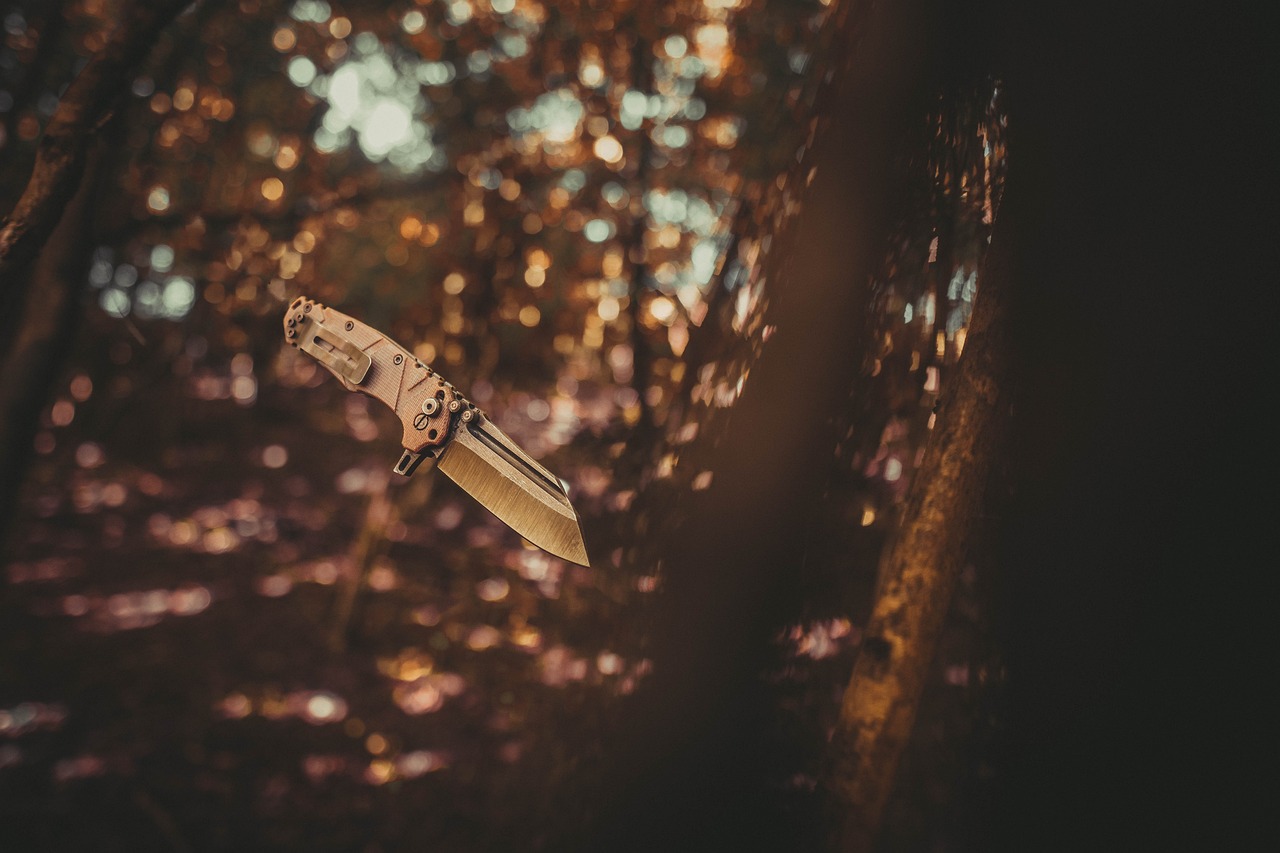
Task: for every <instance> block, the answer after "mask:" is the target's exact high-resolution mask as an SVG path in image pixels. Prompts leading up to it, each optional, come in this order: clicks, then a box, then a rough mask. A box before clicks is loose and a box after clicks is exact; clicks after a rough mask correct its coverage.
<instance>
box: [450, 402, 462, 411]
mask: <svg viewBox="0 0 1280 853" xmlns="http://www.w3.org/2000/svg"><path fill="white" fill-rule="evenodd" d="M461 408H462V405H461V404H460V403H458V401H457V400H450V401H449V411H451V412H456V411H458V409H461Z"/></svg>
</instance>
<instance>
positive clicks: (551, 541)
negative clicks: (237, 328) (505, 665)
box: [284, 297, 588, 566]
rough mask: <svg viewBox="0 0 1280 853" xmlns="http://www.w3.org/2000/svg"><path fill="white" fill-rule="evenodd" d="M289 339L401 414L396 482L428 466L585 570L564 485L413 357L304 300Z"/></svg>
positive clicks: (296, 306) (288, 322) (292, 310)
mask: <svg viewBox="0 0 1280 853" xmlns="http://www.w3.org/2000/svg"><path fill="white" fill-rule="evenodd" d="M284 337H285V340H286V341H287V342H288V343H289V344H290V345H291V346H294V347H297V348H298V349H300V350H302V351H303V352H304V353H306V354H307V355H309V356H311V357H312V358H314V359H315V360H316V361H318V362H320V364H321V365H323V366H324V367H325V368H326V369H328V371H329V372H330V373H332V374H333V375H334V376H336V377H338V381H340V382H341V383H342V384H343V385H344V386H345V387H346V389H347V390H348V391H359V392H360V393H362V394H367V395H369V396H370V397H373V398H374V399H376V400H381V401H382V402H383V403H386V404H387V405H388V406H390V407H391V410H392V411H393V412H395V413H396V416H397V417H398V418H400V423H401V425H402V426H403V427H404V434H403V435H402V436H401V444H403V445H404V453H403V454H402V455H401V456H400V461H399V462H397V463H396V464H395V467H394V468H393V469H392V470H393V471H395V473H397V474H402V475H404V476H406V477H407V476H409V475H410V474H412V473H413V472H414V471H415V470H416V469H417V468H419V467H421V466H422V465H424V464H426V465H429V466H435V467H437V468H439V469H440V470H441V471H443V472H444V474H445V475H446V476H448V477H449V479H451V480H453V481H454V482H455V483H457V484H458V485H459V486H461V487H462V488H463V489H464V490H465V491H466V492H467V493H468V494H470V495H471V496H472V497H473V498H475V499H476V500H478V501H479V502H480V503H481V504H483V505H484V507H485V508H486V509H488V510H489V511H490V512H492V513H493V514H494V515H496V516H497V517H498V518H500V519H501V520H502V521H503V522H505V523H506V524H507V525H508V526H509V527H511V528H512V529H513V530H515V531H516V532H517V533H519V534H520V535H521V536H523V537H524V538H525V539H528V540H529V541H530V542H532V543H533V544H534V545H537V546H538V547H539V548H542V549H543V550H545V551H549V552H551V553H552V554H555V555H556V556H557V557H563V558H564V559H566V560H568V561H569V562H571V563H577V564H578V565H581V566H586V565H588V562H587V550H586V546H585V545H584V544H583V541H582V529H581V527H580V525H579V523H578V515H577V513H576V512H574V510H573V505H572V504H570V503H569V498H568V495H567V494H566V493H565V489H564V486H562V485H561V483H560V479H559V478H558V477H556V476H555V475H554V474H552V473H551V472H550V471H548V470H547V469H546V468H543V467H542V466H541V465H539V464H538V463H537V462H535V461H534V460H533V459H531V458H529V456H528V454H526V453H525V452H524V451H523V450H521V449H520V448H519V446H517V445H516V443H515V442H514V441H512V440H511V438H510V437H509V436H507V434H506V433H504V432H503V431H502V430H500V429H498V428H497V427H496V426H494V425H493V423H492V422H490V421H489V419H488V418H486V417H485V415H484V413H483V412H482V411H480V410H479V409H477V408H476V407H475V406H474V405H472V404H471V403H470V402H469V401H468V400H467V399H466V398H465V397H463V396H462V395H461V394H460V393H458V390H457V389H456V388H454V387H453V386H452V385H451V384H449V383H448V382H446V381H445V380H444V378H443V377H441V376H440V374H438V373H436V372H435V371H434V370H432V369H431V368H430V367H428V366H427V365H425V364H423V363H422V362H421V361H420V360H418V359H417V358H415V357H414V355H413V353H411V352H409V351H408V350H407V349H405V348H404V347H402V346H400V345H399V344H398V343H396V342H395V341H393V340H392V339H391V338H389V337H387V336H386V335H384V334H382V333H381V332H379V331H378V330H377V329H373V328H371V327H369V326H367V325H365V324H364V323H361V322H360V321H359V320H356V319H355V318H353V317H348V316H347V315H346V314H343V313H342V312H341V311H337V310H334V309H333V308H329V307H326V306H324V305H321V304H320V303H319V302H316V301H314V300H311V299H307V298H305V297H298V298H297V299H295V300H294V301H293V302H292V303H291V304H290V305H289V309H288V311H286V312H285V316H284Z"/></svg>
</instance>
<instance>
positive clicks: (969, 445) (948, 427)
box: [827, 226, 1012, 851]
mask: <svg viewBox="0 0 1280 853" xmlns="http://www.w3.org/2000/svg"><path fill="white" fill-rule="evenodd" d="M996 234H997V236H996V239H994V240H993V241H992V248H991V250H990V252H989V254H988V256H987V260H986V264H985V267H984V270H983V275H982V277H981V279H980V290H979V293H978V297H977V301H976V303H975V306H974V313H973V316H972V319H971V321H970V326H969V331H968V337H967V339H966V343H965V346H964V350H963V353H962V354H961V357H960V361H959V364H958V365H957V367H956V369H955V372H954V377H953V378H952V379H951V380H950V383H949V385H948V387H947V388H946V389H945V390H944V393H943V398H942V400H941V402H940V403H939V406H938V411H937V422H936V424H935V426H934V429H933V430H932V432H931V433H930V436H929V439H928V442H927V444H926V449H925V456H924V461H923V463H922V464H921V466H920V468H919V469H918V470H917V471H916V474H915V478H914V480H913V481H912V484H911V489H910V491H909V492H908V494H907V498H906V503H905V506H904V508H903V511H902V516H901V519H900V521H899V526H898V531H897V533H896V534H895V536H894V538H893V540H892V541H891V542H890V543H889V545H888V546H887V547H886V549H885V551H884V553H883V555H882V556H881V560H880V576H879V580H878V588H877V591H876V597H875V603H874V605H873V609H872V615H871V620H870V622H869V623H868V625H867V627H866V630H865V633H864V639H863V642H862V648H861V650H860V653H859V655H858V660H857V663H856V665H855V666H854V671H853V675H852V676H851V678H850V681H849V686H848V689H847V690H846V691H845V695H844V701H843V703H842V706H841V709H840V717H839V721H838V723H837V726H836V730H835V733H834V735H833V736H832V740H831V768H830V770H829V773H828V779H827V782H828V785H829V786H830V788H831V792H832V794H833V795H834V797H835V799H836V803H837V806H838V809H839V811H840V812H841V823H842V827H841V829H840V833H841V836H840V841H839V845H838V848H839V849H841V850H846V851H865V850H870V849H872V845H873V844H874V841H875V837H876V832H877V830H878V828H879V826H880V822H881V817H882V815H883V812H884V806H885V803H886V801H887V800H888V797H889V793H890V790H891V788H892V786H893V779H894V774H895V771H896V770H897V767H898V761H899V758H900V757H901V755H902V752H903V749H904V748H905V746H906V744H907V740H908V739H909V738H910V736H911V730H912V724H913V722H914V721H915V716H916V709H917V707H918V705H919V702H920V696H921V694H922V692H923V690H924V683H925V677H926V676H927V675H928V673H929V668H930V665H931V663H932V661H933V658H934V652H935V650H936V648H937V645H938V639H939V636H940V635H941V632H942V626H943V620H944V617H945V616H946V613H947V608H948V606H949V605H950V602H951V597H952V593H953V591H954V589H955V586H956V582H957V579H958V578H959V574H960V569H961V568H962V567H963V565H964V560H965V555H966V547H967V545H968V543H969V541H970V536H971V532H972V529H973V526H974V520H975V518H976V517H977V515H978V513H979V509H980V507H981V505H982V498H983V495H982V493H983V487H984V486H985V484H986V481H987V478H988V474H989V471H990V469H991V464H992V460H993V457H994V455H995V452H996V449H997V447H998V446H999V439H1000V435H1001V431H1002V427H1003V425H1004V423H1005V422H1006V421H1007V401H1004V400H1003V399H1002V398H1003V395H1004V393H1005V391H1006V386H1007V384H1008V382H1007V378H1008V373H1009V358H1008V352H1007V350H1008V341H1007V339H1008V329H1007V323H1006V321H1005V316H1006V313H1007V312H1006V305H1005V303H1006V301H1007V298H1008V297H1007V294H1008V288H1009V279H1010V277H1011V274H1012V273H1011V261H1010V255H1009V252H1008V248H1007V246H1006V241H1005V240H1004V239H1002V237H1003V235H1002V234H1001V233H1000V229H999V227H998V226H997V232H996Z"/></svg>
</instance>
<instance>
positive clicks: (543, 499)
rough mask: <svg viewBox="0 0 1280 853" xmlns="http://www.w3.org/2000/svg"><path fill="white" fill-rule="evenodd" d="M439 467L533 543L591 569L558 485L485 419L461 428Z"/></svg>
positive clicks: (572, 514) (574, 518)
mask: <svg viewBox="0 0 1280 853" xmlns="http://www.w3.org/2000/svg"><path fill="white" fill-rule="evenodd" d="M437 467H438V468H439V470H440V471H443V472H444V473H445V475H447V476H448V477H449V479H450V480H453V481H454V482H455V483H457V484H458V485H459V486H461V487H462V488H463V490H464V491H466V492H467V494H469V495H471V497H473V498H475V499H476V500H478V501H480V503H482V504H484V507H485V509H487V510H489V512H491V513H493V514H494V515H496V516H497V517H498V518H500V519H502V521H503V522H505V523H506V524H507V526H509V527H510V528H511V529H512V530H514V531H515V532H517V533H519V534H520V535H521V536H523V537H524V538H525V539H528V540H529V541H530V542H532V543H533V544H534V545H537V546H538V547H539V548H541V549H543V550H544V551H549V552H551V553H552V554H555V555H556V556H557V557H562V558H564V559H566V560H568V561H569V562H571V563H577V564H578V565H580V566H588V565H590V564H589V563H588V562H587V549H586V545H585V544H584V543H583V541H582V529H581V527H580V526H579V525H578V514H577V513H576V512H574V511H573V505H572V504H570V503H569V498H568V496H567V495H566V494H565V492H564V488H563V486H561V485H560V481H559V480H558V479H556V477H555V475H554V474H552V473H551V472H550V471H548V470H547V469H546V468H543V467H542V466H541V465H539V464H538V463H537V462H535V461H534V460H533V459H531V458H530V457H529V456H527V455H526V454H525V453H524V451H522V450H521V449H520V448H519V447H518V446H517V445H516V443H515V442H514V441H512V440H511V439H510V438H509V437H508V436H507V434H506V433H504V432H503V431H502V430H500V429H498V428H497V427H496V426H494V425H493V424H492V423H490V422H489V420H488V419H487V418H484V417H477V418H475V420H473V421H472V422H471V423H463V424H459V425H458V431H457V433H456V434H455V435H454V437H453V439H452V440H451V441H450V442H449V444H448V445H447V446H446V448H445V451H444V453H443V454H441V456H440V462H439V464H438V466H437Z"/></svg>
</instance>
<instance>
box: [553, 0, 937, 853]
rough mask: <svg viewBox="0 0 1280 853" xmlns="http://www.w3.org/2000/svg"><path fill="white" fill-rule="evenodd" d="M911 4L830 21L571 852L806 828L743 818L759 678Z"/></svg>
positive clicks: (908, 55)
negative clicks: (802, 137) (826, 55)
mask: <svg viewBox="0 0 1280 853" xmlns="http://www.w3.org/2000/svg"><path fill="white" fill-rule="evenodd" d="M927 6H928V4H926V3H924V2H914V3H893V4H871V3H850V4H847V5H845V6H842V7H841V8H840V9H838V10H836V11H835V12H834V13H833V14H834V15H835V16H836V18H835V19H834V20H833V21H832V22H831V23H832V25H833V26H835V27H837V33H838V35H837V37H836V43H837V44H838V45H840V48H839V49H836V50H833V52H832V55H833V57H835V58H836V59H837V60H838V61H839V65H837V66H836V67H833V68H832V69H831V70H830V79H831V85H830V86H828V87H827V88H826V89H825V90H824V91H823V92H822V93H820V95H819V101H818V103H817V105H816V106H815V110H816V112H817V114H818V116H819V117H820V124H819V127H818V129H817V131H816V135H815V141H814V144H813V145H812V146H810V147H809V148H807V149H806V150H805V153H804V156H803V159H802V162H800V163H799V164H798V165H797V167H796V168H795V170H794V171H793V173H792V174H791V175H790V177H789V180H788V191H789V194H791V195H792V199H791V200H794V201H798V202H799V204H798V205H797V206H796V209H797V210H798V213H797V214H796V215H795V216H794V217H793V218H792V219H791V220H790V221H789V222H787V223H786V224H785V225H784V226H783V228H782V229H781V230H780V232H779V233H777V234H775V235H773V236H774V248H773V250H772V252H771V253H770V255H769V257H768V259H767V260H766V274H767V280H768V282H769V290H768V296H769V302H768V307H767V309H766V315H765V318H764V320H765V322H766V323H768V324H770V325H773V326H775V327H776V331H775V332H774V333H773V334H772V336H771V337H770V339H769V342H768V345H767V346H765V347H764V348H763V351H762V353H761V355H760V357H759V359H758V361H757V362H756V363H755V365H754V366H753V368H752V369H751V374H750V379H749V381H748V382H747V383H746V386H745V390H744V392H743V394H742V396H741V398H740V399H739V400H738V401H737V402H736V404H735V405H734V411H733V416H732V417H731V418H730V419H729V422H728V425H727V427H726V428H725V432H724V434H723V436H722V438H721V440H720V442H719V444H718V446H717V447H716V448H715V450H714V451H713V457H712V470H713V472H714V476H713V479H712V482H711V486H710V488H708V489H706V490H705V491H699V492H696V493H693V494H691V495H689V496H688V498H687V500H688V512H687V515H686V517H685V519H684V521H683V523H682V525H681V527H680V528H679V529H678V530H677V531H675V533H674V534H673V535H672V540H671V542H670V543H669V546H668V548H667V557H666V558H665V559H664V562H663V570H662V571H663V585H664V594H663V607H664V610H665V612H663V613H661V614H660V616H659V623H658V624H657V625H656V626H655V630H654V648H653V653H652V658H653V661H654V670H653V675H652V676H651V677H650V678H649V679H647V680H646V681H645V682H644V684H643V686H642V688H641V690H640V691H639V692H638V693H637V695H636V696H635V697H634V698H633V700H632V701H631V702H630V703H629V705H628V707H627V708H626V709H625V710H624V712H623V713H622V715H621V719H620V720H619V722H618V724H617V725H618V731H617V737H616V739H615V740H613V741H612V742H611V743H610V747H609V749H608V753H607V754H606V755H605V756H604V757H603V765H604V766H603V773H604V777H605V778H604V781H603V783H602V784H600V785H599V786H597V787H598V790H599V792H600V793H597V792H591V795H592V796H593V798H598V802H597V805H598V807H599V809H600V811H599V812H598V813H597V814H596V815H594V818H595V825H594V826H593V827H592V828H591V829H589V830H588V837H587V838H585V839H578V843H579V848H580V849H584V850H586V849H593V850H600V849H610V850H633V849H668V848H673V847H674V848H676V849H729V848H731V847H735V846H736V847H744V848H750V849H794V848H795V846H796V845H797V843H798V842H797V839H796V838H795V837H794V833H795V832H796V831H804V832H809V833H813V832H816V831H817V829H816V827H814V826H812V825H810V826H807V827H804V828H803V829H800V828H798V827H795V826H791V827H788V826H787V825H786V824H787V821H786V820H784V819H783V816H782V815H779V814H778V813H774V812H770V811H769V810H768V809H765V808H757V807H756V806H757V804H763V793H762V791H763V790H764V789H765V788H766V787H767V785H768V784H769V783H767V782H766V781H764V777H765V776H767V774H768V770H767V769H766V766H767V763H768V762H767V756H768V755H769V753H770V750H771V748H772V747H774V746H776V743H777V739H778V738H779V737H781V735H780V734H779V733H778V731H777V727H776V725H775V721H773V720H771V719H770V714H771V712H770V710H769V708H768V703H769V701H770V700H769V697H768V695H767V694H768V690H767V688H766V687H765V686H764V685H762V684H761V681H760V678H759V675H760V672H759V670H760V667H761V665H762V663H761V662H762V661H767V660H770V659H771V657H772V651H771V649H772V648H773V644H774V641H775V638H776V635H777V632H778V631H779V630H780V629H781V627H782V626H781V625H780V624H779V621H778V620H779V619H780V618H785V617H783V616H781V615H780V613H779V607H780V601H781V595H780V593H781V591H783V590H785V589H786V587H787V584H788V583H789V582H790V580H791V578H792V577H793V575H794V572H795V571H796V567H797V566H798V565H799V564H800V563H801V562H802V560H803V558H804V552H805V548H806V542H805V540H806V536H807V531H808V530H809V528H810V526H811V522H812V519H813V517H814V514H815V512H816V509H817V507H818V506H819V505H820V502H821V501H822V500H823V489H824V484H825V483H826V481H827V479H828V474H829V471H830V466H831V459H832V454H833V450H834V448H835V447H836V444H837V441H838V439H839V436H838V434H837V432H838V429H837V426H836V424H837V423H838V417H837V414H838V412H839V411H840V410H841V409H842V407H843V406H844V404H845V401H846V400H847V397H848V394H849V388H850V387H851V384H852V382H853V379H854V376H855V375H856V373H857V369H858V365H859V364H860V363H861V360H862V355H863V349H864V347H865V345H866V341H865V340H863V339H862V336H860V335H857V334H851V333H850V329H851V328H853V329H857V328H860V327H861V322H860V318H861V317H862V315H863V313H864V312H865V311H866V307H867V305H868V304H869V281H870V278H871V276H872V274H873V272H874V270H875V269H876V268H877V266H878V265H879V264H880V262H881V259H882V253H883V247H884V245H885V234H886V232H887V229H888V226H889V222H890V219H891V217H890V215H889V211H890V210H891V209H892V207H893V204H894V200H895V199H898V198H901V197H902V195H903V192H904V186H903V185H904V181H903V176H902V174H901V171H902V170H900V169H897V168H894V167H893V166H892V164H893V163H894V161H895V155H896V153H897V152H899V151H900V150H901V147H902V146H903V144H904V143H905V141H906V140H907V139H908V138H910V135H911V132H912V131H911V128H913V127H918V125H919V118H920V116H921V115H922V114H923V112H924V110H925V109H926V104H927V99H926V94H925V93H926V83H925V74H924V71H925V65H926V58H927V56H928V51H929V44H930V41H931V37H932V35H933V33H934V32H935V29H934V20H933V19H932V17H931V16H930V14H929V12H930V10H929V9H928V8H927ZM815 169H816V172H814V171H813V170H815ZM770 769H771V768H770ZM576 807H577V808H579V809H581V807H582V806H581V805H577V806H576ZM792 820H794V816H792ZM563 846H564V845H561V847H562V848H563Z"/></svg>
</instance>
